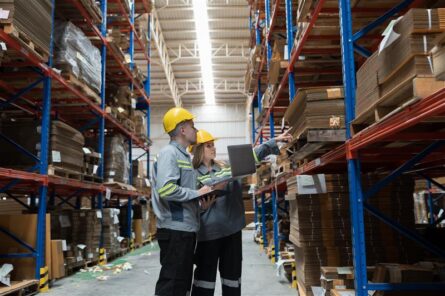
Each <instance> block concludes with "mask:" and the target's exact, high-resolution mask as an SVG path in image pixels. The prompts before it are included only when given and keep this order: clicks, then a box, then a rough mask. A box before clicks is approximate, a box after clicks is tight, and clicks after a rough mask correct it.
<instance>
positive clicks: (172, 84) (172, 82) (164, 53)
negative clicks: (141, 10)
mask: <svg viewBox="0 0 445 296" xmlns="http://www.w3.org/2000/svg"><path fill="white" fill-rule="evenodd" d="M150 21H151V24H150V28H151V35H152V38H153V40H154V43H155V45H156V49H157V50H158V54H159V60H160V63H161V65H162V67H163V69H164V72H165V77H166V78H167V83H168V87H169V89H170V92H171V96H172V98H173V101H174V103H175V105H176V106H181V105H182V102H181V97H180V96H179V89H178V86H177V84H176V79H175V74H174V73H173V68H172V66H171V61H170V56H169V55H168V49H167V44H166V42H165V39H164V35H163V34H162V28H161V23H160V21H159V17H158V14H157V12H156V9H155V8H153V10H152V14H151V18H150Z"/></svg>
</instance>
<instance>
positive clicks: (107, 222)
mask: <svg viewBox="0 0 445 296" xmlns="http://www.w3.org/2000/svg"><path fill="white" fill-rule="evenodd" d="M119 211H120V210H119V209H111V208H107V209H103V222H102V223H103V235H104V248H105V252H106V254H107V256H109V255H111V256H112V255H115V254H116V253H118V252H119V251H120V248H121V245H120V240H121V237H120V236H119Z"/></svg>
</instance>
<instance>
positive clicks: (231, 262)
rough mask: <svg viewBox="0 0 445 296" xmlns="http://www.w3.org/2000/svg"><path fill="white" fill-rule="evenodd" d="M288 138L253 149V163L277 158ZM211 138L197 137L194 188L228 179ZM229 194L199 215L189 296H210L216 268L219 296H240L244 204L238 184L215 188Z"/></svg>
mask: <svg viewBox="0 0 445 296" xmlns="http://www.w3.org/2000/svg"><path fill="white" fill-rule="evenodd" d="M291 139H292V136H291V135H289V134H287V132H285V133H283V134H282V135H280V136H279V137H277V138H275V139H273V140H270V141H268V142H266V143H264V144H262V145H260V146H258V147H256V148H254V149H253V150H254V153H255V155H256V159H259V160H261V159H264V158H265V157H266V156H267V155H270V154H279V152H280V151H279V149H278V146H277V144H276V143H277V142H278V141H289V140H291ZM216 140H217V139H216V138H214V137H213V136H212V135H211V134H210V133H209V132H207V131H204V130H200V131H198V133H197V141H196V143H197V144H196V145H194V146H193V147H192V149H191V151H192V153H193V161H192V163H193V167H194V168H195V170H196V171H197V176H198V177H197V179H198V187H201V186H206V185H208V184H211V183H214V182H216V181H218V180H224V179H227V178H228V177H230V176H231V170H230V166H228V165H226V164H225V163H224V162H221V161H218V160H216V159H215V158H216V148H215V141H216ZM217 187H218V188H216V189H223V190H225V191H228V192H229V193H228V194H227V195H226V196H223V197H219V198H217V200H216V202H215V203H214V204H213V205H212V206H211V207H210V208H209V209H207V210H206V211H205V212H203V213H202V214H201V227H200V230H199V232H198V246H197V249H196V252H195V264H196V269H195V274H194V281H193V287H192V296H200V295H206V296H207V295H213V293H214V290H215V282H216V273H217V268H218V266H219V272H220V275H221V283H222V295H224V296H231V295H241V265H242V238H241V230H242V229H243V228H244V227H245V216H244V202H243V194H242V185H241V182H240V181H238V180H236V181H232V182H229V183H227V182H226V183H222V184H219V185H217Z"/></svg>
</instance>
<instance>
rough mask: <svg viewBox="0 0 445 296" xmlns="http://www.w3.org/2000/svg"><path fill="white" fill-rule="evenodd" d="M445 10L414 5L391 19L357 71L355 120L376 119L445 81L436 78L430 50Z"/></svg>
mask: <svg viewBox="0 0 445 296" xmlns="http://www.w3.org/2000/svg"><path fill="white" fill-rule="evenodd" d="M444 14H445V10H444V9H442V8H439V9H411V10H410V11H408V12H407V13H406V14H405V15H404V16H403V18H401V19H400V20H398V21H397V22H393V23H391V24H390V25H389V26H388V28H387V30H386V37H385V38H384V40H383V41H382V43H381V44H380V48H379V51H377V52H376V53H374V54H373V56H372V57H371V58H370V59H368V61H367V62H366V63H365V64H364V65H363V66H362V67H361V68H360V69H359V71H358V73H357V104H356V115H357V120H356V121H355V122H354V123H355V124H362V123H373V122H375V121H379V120H380V119H382V118H383V117H385V116H386V115H387V114H389V113H391V112H393V111H395V110H396V109H397V110H398V108H399V107H403V106H405V105H407V104H411V103H413V102H415V101H416V100H418V99H420V98H423V97H427V96H428V95H431V94H433V93H434V92H436V91H438V90H440V89H442V88H443V87H444V86H445V84H444V83H443V82H440V81H436V79H435V78H434V68H433V63H432V59H431V56H430V51H431V49H432V48H433V47H434V45H435V42H434V40H435V38H436V37H437V35H438V34H439V33H440V32H443V31H444V30H445V19H444V18H443V16H442V15H444Z"/></svg>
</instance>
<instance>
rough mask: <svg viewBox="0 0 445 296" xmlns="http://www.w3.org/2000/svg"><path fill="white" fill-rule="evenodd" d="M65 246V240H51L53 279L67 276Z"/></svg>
mask: <svg viewBox="0 0 445 296" xmlns="http://www.w3.org/2000/svg"><path fill="white" fill-rule="evenodd" d="M63 246H64V241H63V240H52V241H51V279H60V278H63V277H64V276H65V259H64V257H63Z"/></svg>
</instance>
